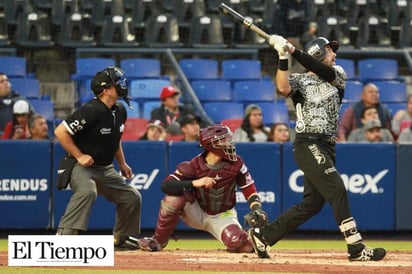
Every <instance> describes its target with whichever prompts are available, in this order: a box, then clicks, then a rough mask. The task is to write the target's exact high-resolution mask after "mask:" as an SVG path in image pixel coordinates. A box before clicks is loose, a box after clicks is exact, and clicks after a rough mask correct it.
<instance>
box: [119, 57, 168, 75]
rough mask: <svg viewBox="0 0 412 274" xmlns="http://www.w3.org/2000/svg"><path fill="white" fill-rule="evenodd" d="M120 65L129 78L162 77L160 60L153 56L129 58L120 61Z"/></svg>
mask: <svg viewBox="0 0 412 274" xmlns="http://www.w3.org/2000/svg"><path fill="white" fill-rule="evenodd" d="M120 67H121V69H123V71H124V74H125V76H126V78H127V79H128V80H131V79H136V78H160V77H161V69H160V60H159V59H153V58H128V59H123V60H121V61H120Z"/></svg>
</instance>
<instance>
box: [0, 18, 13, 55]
mask: <svg viewBox="0 0 412 274" xmlns="http://www.w3.org/2000/svg"><path fill="white" fill-rule="evenodd" d="M10 44H11V41H10V37H9V32H8V25H7V21H6V16H5V14H4V13H0V46H2V47H4V46H9V45H10Z"/></svg>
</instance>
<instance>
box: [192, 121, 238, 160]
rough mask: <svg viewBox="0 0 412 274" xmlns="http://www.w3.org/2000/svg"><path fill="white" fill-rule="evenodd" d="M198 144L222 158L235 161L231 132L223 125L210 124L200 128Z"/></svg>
mask: <svg viewBox="0 0 412 274" xmlns="http://www.w3.org/2000/svg"><path fill="white" fill-rule="evenodd" d="M199 141H200V146H201V147H203V148H204V149H205V150H207V151H210V152H213V153H215V154H216V155H218V156H220V157H222V158H223V159H226V160H229V161H232V162H235V161H236V160H237V156H236V148H235V145H234V144H233V142H232V132H231V131H230V129H229V128H228V127H227V126H225V125H217V124H214V125H210V126H208V127H206V128H202V129H201V130H200V135H199Z"/></svg>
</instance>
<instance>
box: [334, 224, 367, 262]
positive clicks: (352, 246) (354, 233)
mask: <svg viewBox="0 0 412 274" xmlns="http://www.w3.org/2000/svg"><path fill="white" fill-rule="evenodd" d="M339 229H340V231H341V232H342V234H343V237H345V241H346V243H347V245H348V252H349V254H351V253H358V252H359V251H361V250H362V249H363V248H364V247H365V245H364V243H363V241H362V236H361V235H360V233H359V232H358V229H357V228H356V222H355V219H353V217H349V218H347V219H345V220H343V221H342V222H341V224H340V225H339Z"/></svg>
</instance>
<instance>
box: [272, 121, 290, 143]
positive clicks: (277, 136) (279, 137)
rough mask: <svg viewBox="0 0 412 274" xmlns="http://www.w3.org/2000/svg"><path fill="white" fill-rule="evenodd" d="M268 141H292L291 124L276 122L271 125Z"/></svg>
mask: <svg viewBox="0 0 412 274" xmlns="http://www.w3.org/2000/svg"><path fill="white" fill-rule="evenodd" d="M268 141H270V142H275V143H285V142H290V131H289V126H288V125H287V124H285V123H275V124H273V125H272V126H271V127H270V131H269V137H268Z"/></svg>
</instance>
